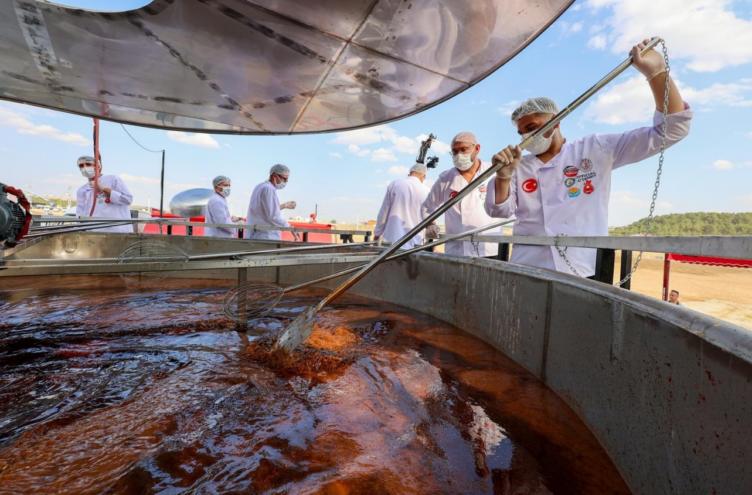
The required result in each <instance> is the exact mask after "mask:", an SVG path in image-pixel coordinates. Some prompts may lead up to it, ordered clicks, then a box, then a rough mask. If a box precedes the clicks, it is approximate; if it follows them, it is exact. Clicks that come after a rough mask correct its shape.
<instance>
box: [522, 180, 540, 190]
mask: <svg viewBox="0 0 752 495" xmlns="http://www.w3.org/2000/svg"><path fill="white" fill-rule="evenodd" d="M522 190H523V191H525V192H526V193H531V192H535V191H537V190H538V181H537V180H535V179H528V180H526V181H525V182H523V183H522Z"/></svg>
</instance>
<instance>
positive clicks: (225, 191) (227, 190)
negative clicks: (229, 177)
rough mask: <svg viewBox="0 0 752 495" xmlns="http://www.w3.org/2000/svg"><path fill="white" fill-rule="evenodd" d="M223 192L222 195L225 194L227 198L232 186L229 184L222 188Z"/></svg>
mask: <svg viewBox="0 0 752 495" xmlns="http://www.w3.org/2000/svg"><path fill="white" fill-rule="evenodd" d="M221 194H222V196H224V197H225V198H226V197H227V196H229V195H230V186H227V187H223V188H222V193H221Z"/></svg>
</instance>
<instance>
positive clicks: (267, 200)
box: [244, 163, 299, 240]
mask: <svg viewBox="0 0 752 495" xmlns="http://www.w3.org/2000/svg"><path fill="white" fill-rule="evenodd" d="M289 178H290V169H289V168H288V167H287V166H286V165H282V164H281V163H278V164H276V165H274V166H272V168H271V169H270V170H269V179H267V180H265V181H264V182H262V183H261V184H259V185H257V186H256V187H255V188H254V189H253V193H251V201H250V202H249V203H248V215H247V216H246V223H248V226H249V228H247V229H245V234H244V237H245V238H246V239H271V240H280V239H281V238H282V235H281V233H280V231H279V230H254V229H253V226H254V225H256V226H260V227H289V226H290V224H289V223H288V222H287V220H285V219H284V217H283V216H282V210H283V209H285V208H289V209H295V206H297V205H296V203H295V201H288V202H286V203H282V204H280V203H279V198H278V197H277V191H279V190H281V189H284V187H285V186H286V185H287V181H288V179H289ZM293 236H294V237H295V239H296V240H298V239H299V238H298V234H297V233H293Z"/></svg>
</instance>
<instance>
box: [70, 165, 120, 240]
mask: <svg viewBox="0 0 752 495" xmlns="http://www.w3.org/2000/svg"><path fill="white" fill-rule="evenodd" d="M77 163H78V170H79V172H81V175H83V176H84V177H86V179H87V181H86V184H84V185H83V186H81V187H79V188H78V191H76V216H77V217H97V218H107V219H111V218H112V219H118V220H129V219H130V218H131V210H130V208H129V206H130V204H131V203H132V202H133V195H132V194H131V192H130V191H129V190H128V188H127V187H126V185H125V183H124V182H123V181H122V179H120V177H118V176H117V175H102V163H101V160H100V163H99V164H98V165H95V160H94V157H93V156H82V157H80V158H79V159H78V162H77ZM97 169H99V170H98V171H97ZM97 173H98V174H99V177H98V178H97ZM95 187H96V190H97V196H96V200H94V189H95ZM92 202H94V211H93V212H92V211H91V208H92ZM92 232H123V233H131V234H132V233H133V225H131V224H122V225H116V226H114V227H104V228H101V229H93V230H92Z"/></svg>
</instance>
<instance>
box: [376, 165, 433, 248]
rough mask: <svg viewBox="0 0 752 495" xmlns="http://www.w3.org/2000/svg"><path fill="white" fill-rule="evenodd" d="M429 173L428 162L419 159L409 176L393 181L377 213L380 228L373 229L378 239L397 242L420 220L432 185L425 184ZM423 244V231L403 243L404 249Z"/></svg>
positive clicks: (377, 225) (377, 223)
mask: <svg viewBox="0 0 752 495" xmlns="http://www.w3.org/2000/svg"><path fill="white" fill-rule="evenodd" d="M427 173H428V169H427V168H426V166H425V165H423V164H422V163H416V164H415V165H413V166H412V168H411V169H410V174H409V175H408V176H407V177H404V178H402V179H397V180H395V181H392V182H391V183H390V184H389V186H387V188H386V194H385V195H384V201H383V202H382V203H381V209H380V210H379V215H378V216H377V217H376V228H375V229H374V231H373V234H374V239H375V240H377V241H378V240H379V239H381V238H383V239H384V240H385V241H387V242H395V241H397V240H399V239H401V238H402V237H403V236H404V235H405V234H407V233H408V232H409V231H410V230H411V229H412V228H413V227H415V226H416V225H418V224H419V223H420V221H421V220H422V217H421V206H422V205H423V202H424V201H425V200H426V197H427V196H428V188H427V187H426V186H425V185H424V184H423V181H425V180H426V174H427ZM421 244H423V234H422V232H421V233H418V234H417V235H415V236H414V237H413V238H412V239H410V240H409V241H407V242H406V243H405V244H403V245H402V249H410V248H412V247H415V246H420V245H421Z"/></svg>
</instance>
